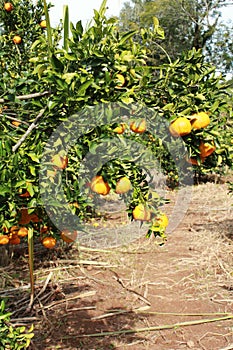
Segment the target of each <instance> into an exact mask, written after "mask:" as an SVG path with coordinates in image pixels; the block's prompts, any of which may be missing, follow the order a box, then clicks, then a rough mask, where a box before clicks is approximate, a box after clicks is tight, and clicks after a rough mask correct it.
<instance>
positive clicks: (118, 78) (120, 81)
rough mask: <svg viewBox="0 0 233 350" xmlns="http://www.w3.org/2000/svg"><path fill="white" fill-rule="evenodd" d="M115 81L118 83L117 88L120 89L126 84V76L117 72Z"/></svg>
mask: <svg viewBox="0 0 233 350" xmlns="http://www.w3.org/2000/svg"><path fill="white" fill-rule="evenodd" d="M115 82H116V83H117V85H116V88H117V89H120V88H122V87H123V86H124V85H125V77H124V76H123V75H122V74H119V73H118V74H116V77H115Z"/></svg>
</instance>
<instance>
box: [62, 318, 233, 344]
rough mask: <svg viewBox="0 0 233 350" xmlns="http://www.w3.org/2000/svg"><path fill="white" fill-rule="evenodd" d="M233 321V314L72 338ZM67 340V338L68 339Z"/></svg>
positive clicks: (87, 335) (79, 335) (80, 336)
mask: <svg viewBox="0 0 233 350" xmlns="http://www.w3.org/2000/svg"><path fill="white" fill-rule="evenodd" d="M230 319H233V314H231V315H229V316H225V317H219V318H212V319H203V320H194V321H188V322H180V323H174V324H167V325H162V326H153V327H146V328H135V329H122V330H120V331H114V332H101V333H92V334H78V335H75V334H74V335H72V336H70V337H72V338H73V337H75V338H87V337H90V338H91V337H105V336H114V335H120V334H121V335H124V334H133V333H144V332H154V331H161V330H166V329H175V328H179V327H187V326H195V325H200V324H204V323H212V322H219V321H226V320H230ZM66 338H67V337H66Z"/></svg>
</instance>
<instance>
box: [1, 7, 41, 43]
mask: <svg viewBox="0 0 233 350" xmlns="http://www.w3.org/2000/svg"><path fill="white" fill-rule="evenodd" d="M4 10H5V11H6V12H8V13H10V12H11V11H13V10H14V6H13V4H12V3H11V2H5V4H4ZM40 26H41V28H42V29H44V28H46V21H45V20H42V21H41V22H40ZM12 40H13V43H14V44H16V45H19V44H21V42H22V38H21V36H20V35H14V36H13V38H12Z"/></svg>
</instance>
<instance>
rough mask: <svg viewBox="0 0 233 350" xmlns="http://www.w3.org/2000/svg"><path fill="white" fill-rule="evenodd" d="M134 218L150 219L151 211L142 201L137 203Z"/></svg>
mask: <svg viewBox="0 0 233 350" xmlns="http://www.w3.org/2000/svg"><path fill="white" fill-rule="evenodd" d="M133 218H134V220H141V221H150V218H151V213H150V211H149V210H148V209H147V208H146V207H145V205H143V204H142V203H140V204H138V205H136V207H135V208H134V210H133Z"/></svg>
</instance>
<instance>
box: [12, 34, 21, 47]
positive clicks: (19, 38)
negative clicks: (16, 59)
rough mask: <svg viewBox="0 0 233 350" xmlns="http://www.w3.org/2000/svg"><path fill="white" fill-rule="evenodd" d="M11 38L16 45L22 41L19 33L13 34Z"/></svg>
mask: <svg viewBox="0 0 233 350" xmlns="http://www.w3.org/2000/svg"><path fill="white" fill-rule="evenodd" d="M12 40H13V42H14V43H15V44H16V45H18V44H20V43H21V42H22V38H21V36H19V35H15V36H14V37H13V39H12Z"/></svg>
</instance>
